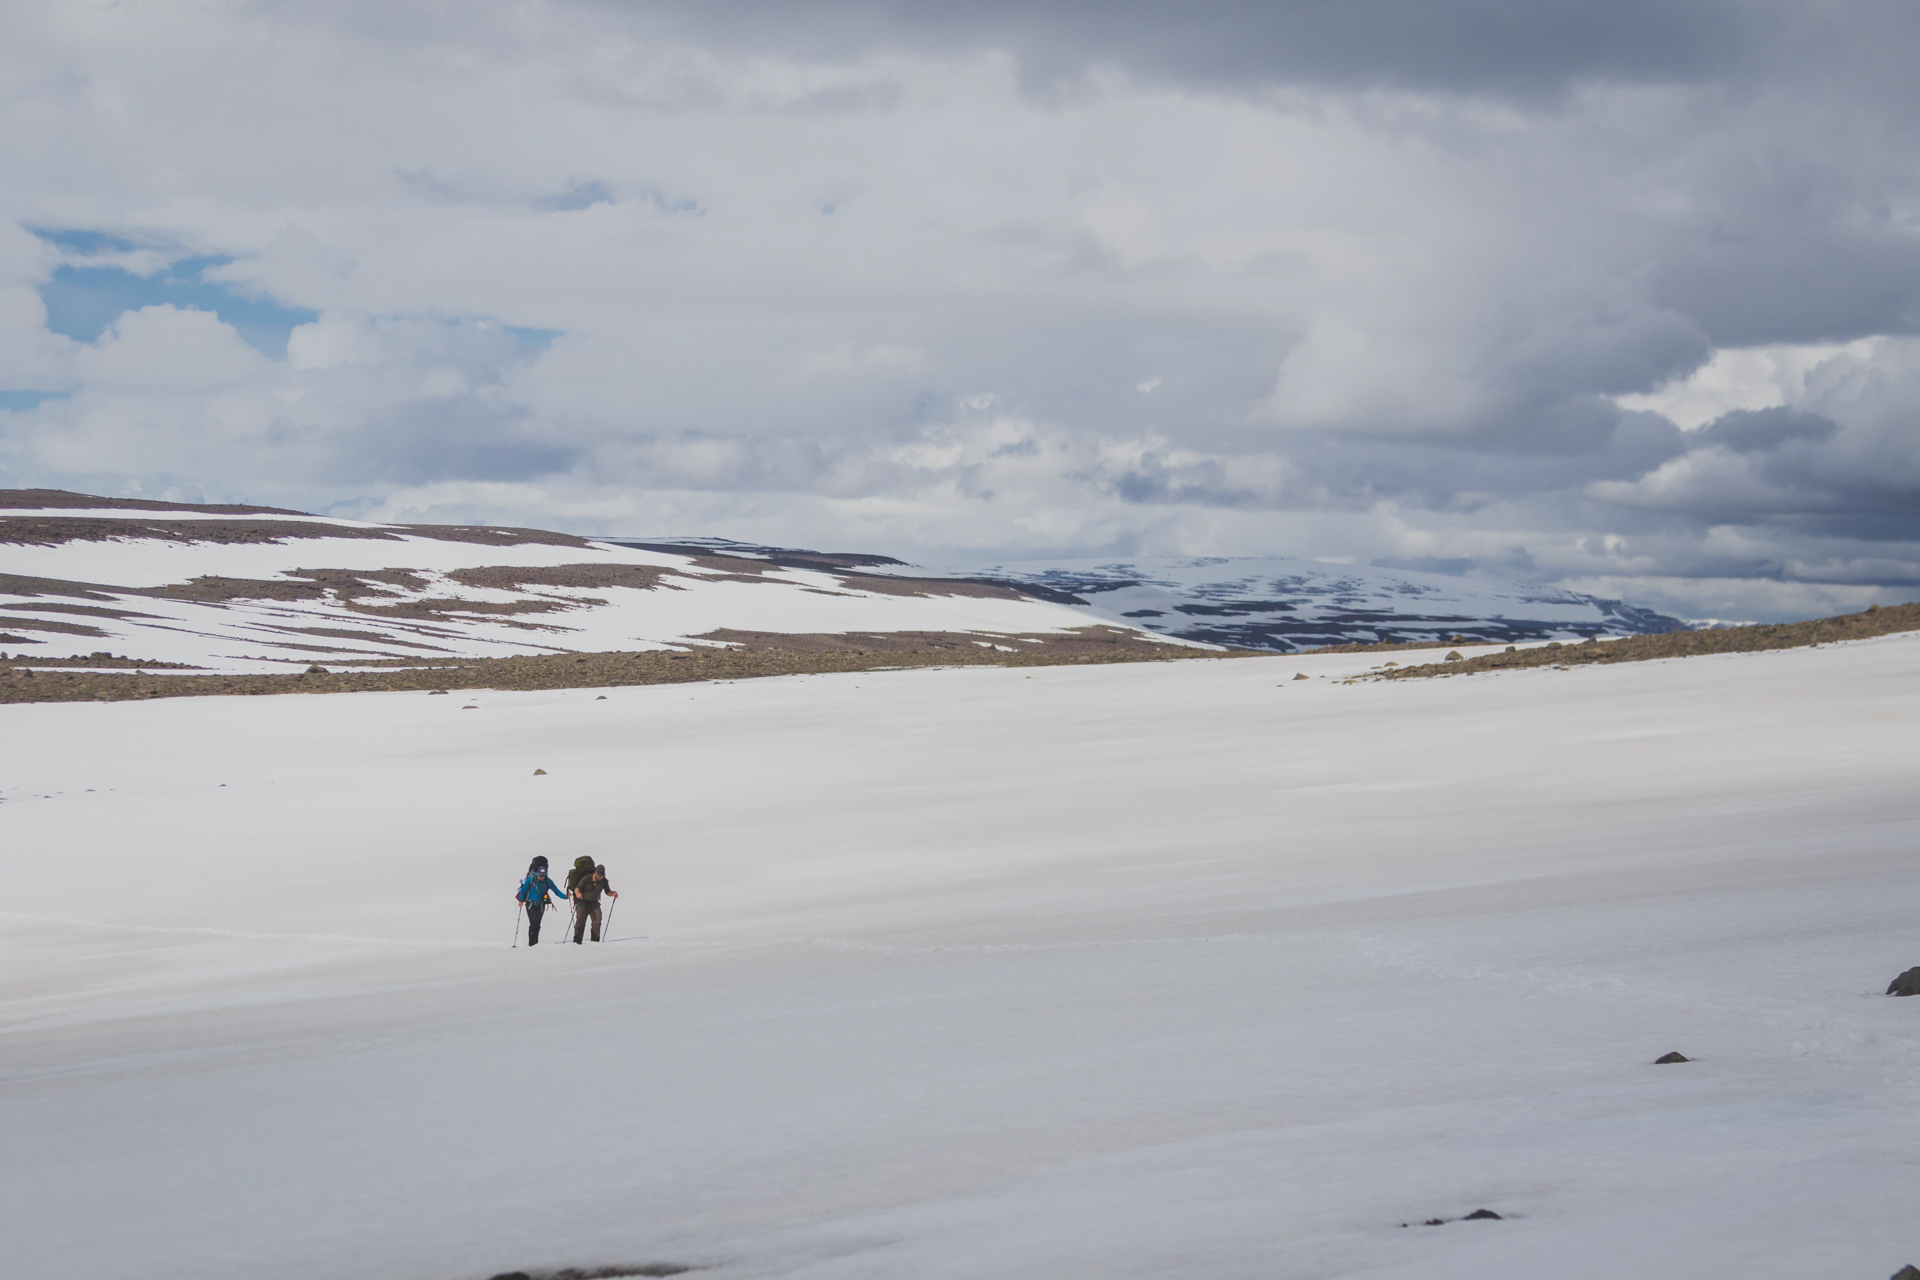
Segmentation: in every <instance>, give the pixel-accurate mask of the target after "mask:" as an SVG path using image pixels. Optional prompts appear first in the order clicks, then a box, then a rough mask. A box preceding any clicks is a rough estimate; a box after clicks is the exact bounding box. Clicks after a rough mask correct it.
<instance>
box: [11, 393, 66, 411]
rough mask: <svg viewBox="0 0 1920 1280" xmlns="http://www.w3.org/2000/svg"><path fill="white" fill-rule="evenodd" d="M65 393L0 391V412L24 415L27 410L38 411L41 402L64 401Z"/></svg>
mask: <svg viewBox="0 0 1920 1280" xmlns="http://www.w3.org/2000/svg"><path fill="white" fill-rule="evenodd" d="M66 398H67V393H66V392H65V391H0V410H5V409H10V410H12V411H13V412H15V413H24V412H26V411H27V410H29V409H38V408H39V407H40V402H41V401H43V400H65V399H66Z"/></svg>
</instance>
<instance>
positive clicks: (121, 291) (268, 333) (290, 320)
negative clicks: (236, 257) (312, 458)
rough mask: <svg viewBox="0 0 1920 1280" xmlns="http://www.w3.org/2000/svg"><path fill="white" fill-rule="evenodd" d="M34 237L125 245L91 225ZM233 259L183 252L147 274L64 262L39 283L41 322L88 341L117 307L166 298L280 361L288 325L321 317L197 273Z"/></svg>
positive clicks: (96, 246) (71, 244) (67, 243)
mask: <svg viewBox="0 0 1920 1280" xmlns="http://www.w3.org/2000/svg"><path fill="white" fill-rule="evenodd" d="M38 234H39V235H40V238H41V239H43V240H46V241H48V242H49V243H52V244H58V245H60V246H61V247H62V248H71V249H73V250H74V251H76V252H82V253H90V252H92V253H97V252H100V251H102V250H103V249H113V248H125V247H128V246H126V245H125V242H123V241H118V240H115V239H114V238H113V237H111V236H103V235H100V234H99V233H97V232H90V231H65V232H45V231H43V232H39V233H38ZM231 261H233V259H231V258H221V257H199V258H183V259H181V260H180V261H179V262H176V263H174V264H173V265H172V266H170V267H168V268H167V269H166V270H164V271H161V272H157V273H155V274H154V275H151V276H141V275H135V274H134V273H133V272H131V271H126V270H123V269H122V268H120V267H89V266H75V265H73V264H63V265H61V266H59V267H56V268H54V272H53V278H52V279H51V280H49V281H47V283H45V284H43V285H41V286H40V297H41V300H42V301H44V302H45V303H46V305H47V328H49V329H51V330H53V331H54V332H55V333H62V334H65V335H66V336H67V337H69V338H73V339H75V340H76V341H79V342H93V341H95V340H96V339H98V338H99V337H100V335H101V334H102V333H105V332H106V330H107V326H109V325H111V324H112V323H113V322H114V321H115V320H117V319H119V318H120V315H121V313H123V312H126V311H137V310H139V309H140V308H141V307H154V306H160V305H162V304H165V303H172V304H173V305H174V306H176V307H180V308H182V309H189V308H190V309H193V310H197V311H211V312H213V313H214V314H215V315H216V316H219V317H220V319H221V320H223V321H225V322H226V323H227V324H230V325H232V326H233V327H234V329H235V330H237V331H238V332H239V334H240V336H241V337H242V338H244V339H245V340H246V342H247V345H249V346H251V347H252V348H253V349H254V350H256V351H258V352H259V353H260V354H261V355H263V356H266V357H268V358H269V359H273V360H283V359H285V358H286V355H287V336H288V335H289V334H291V333H292V332H293V327H294V326H295V325H299V324H308V323H310V322H312V321H313V320H316V319H318V318H319V315H320V313H319V312H318V311H314V310H311V309H310V308H307V307H286V306H282V305H280V304H279V303H277V302H273V301H271V300H268V299H265V298H255V297H247V296H245V295H243V294H240V293H236V292H235V291H234V290H233V289H232V288H231V287H229V286H227V285H224V284H219V283H217V282H214V281H211V280H207V279H205V278H203V275H204V273H205V271H206V270H207V268H209V267H218V266H224V265H225V264H227V263H229V262H231Z"/></svg>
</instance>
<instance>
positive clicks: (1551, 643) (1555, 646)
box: [1547, 640, 1562, 649]
mask: <svg viewBox="0 0 1920 1280" xmlns="http://www.w3.org/2000/svg"><path fill="white" fill-rule="evenodd" d="M1561 647H1562V645H1561V644H1560V642H1559V641H1558V640H1549V641H1547V648H1549V649H1558V648H1561Z"/></svg>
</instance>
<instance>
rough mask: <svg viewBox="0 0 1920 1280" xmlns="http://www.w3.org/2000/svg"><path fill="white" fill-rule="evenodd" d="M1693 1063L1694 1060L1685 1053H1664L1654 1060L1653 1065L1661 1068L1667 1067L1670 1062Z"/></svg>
mask: <svg viewBox="0 0 1920 1280" xmlns="http://www.w3.org/2000/svg"><path fill="white" fill-rule="evenodd" d="M1692 1061H1693V1059H1692V1058H1689V1057H1688V1056H1687V1055H1686V1054H1684V1053H1664V1054H1661V1055H1660V1056H1659V1057H1657V1058H1655V1059H1654V1060H1653V1065H1654V1066H1656V1067H1660V1066H1665V1065H1666V1064H1667V1063H1669V1062H1692Z"/></svg>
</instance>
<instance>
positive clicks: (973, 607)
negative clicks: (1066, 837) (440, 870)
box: [0, 491, 1088, 672]
mask: <svg viewBox="0 0 1920 1280" xmlns="http://www.w3.org/2000/svg"><path fill="white" fill-rule="evenodd" d="M11 492H12V495H13V496H12V499H11V505H10V504H9V502H8V501H7V500H6V499H7V494H6V493H0V650H25V651H27V652H30V653H32V654H34V655H39V656H47V657H68V656H85V655H88V654H91V653H95V652H106V653H124V654H128V655H131V656H134V657H138V658H142V659H146V660H151V661H158V662H177V663H185V664H188V665H191V666H195V667H200V668H204V669H210V670H215V671H230V672H246V671H273V670H286V669H288V668H289V667H291V668H293V669H296V670H297V669H299V668H301V667H304V666H305V665H306V664H309V663H312V662H315V661H320V662H324V663H326V664H327V665H328V666H329V667H330V668H333V669H341V668H342V667H345V668H349V669H350V668H351V667H352V665H353V664H354V662H355V661H356V660H358V661H366V660H381V659H393V658H421V657H436V656H460V657H502V656H508V655H512V654H518V653H564V652H593V651H608V650H638V649H654V648H662V647H665V646H668V645H674V644H685V643H687V642H688V640H689V638H691V637H700V636H705V635H707V634H708V633H710V632H713V631H716V630H721V629H727V630H732V631H744V632H773V633H782V634H793V633H807V632H814V633H821V632H824V633H835V634H843V633H849V632H899V631H930V632H961V633H974V634H985V635H1002V636H1004V635H1013V634H1048V633H1059V632H1063V631H1069V630H1072V629H1074V628H1077V627H1083V626H1085V625H1087V623H1088V619H1087V618H1086V617H1085V616H1083V615H1082V614H1081V613H1080V611H1078V610H1075V609H1072V608H1068V607H1064V606H1062V605H1060V604H1058V603H1054V602H1050V601H1046V600H1041V599H1038V598H1035V597H1033V596H1028V595H1023V594H1022V593H1020V592H1019V591H1017V590H1014V589H1010V588H1007V587H993V586H985V585H980V584H973V583H961V582H945V581H924V580H910V579H904V578H902V577H900V576H897V575H896V576H889V577H877V576H874V575H872V574H867V573H862V572H860V571H859V570H858V568H856V567H848V566H842V565H837V564H833V563H828V562H821V563H819V564H818V565H816V566H813V567H802V566H796V567H789V566H786V565H776V564H773V563H771V562H768V561H766V560H764V559H742V558H728V557H720V556H712V555H707V554H702V553H699V552H677V551H673V550H664V549H656V550H643V549H638V548H634V547H625V546H612V545H609V544H606V543H599V542H591V541H588V540H586V539H583V538H576V537H572V536H570V535H567V534H559V533H548V532H543V531H539V530H526V529H485V528H457V527H449V526H436V525H373V524H364V523H361V522H358V521H352V520H336V519H330V518H325V517H319V516H308V515H302V514H299V513H293V512H275V511H267V510H264V509H260V508H224V509H220V508H214V509H209V508H202V507H189V506H185V505H179V504H172V505H170V504H158V503H155V504H146V505H144V506H128V505H102V506H98V507H91V508H90V507H84V506H75V505H71V504H72V503H74V502H77V501H80V499H79V498H78V497H77V496H76V495H60V494H54V495H45V494H41V495H35V494H33V493H30V492H29V493H23V492H22V491H11ZM87 501H94V502H102V503H104V502H105V501H106V500H101V499H88V500H87ZM30 502H33V503H48V502H61V503H65V504H68V505H62V506H41V505H25V504H27V503H30Z"/></svg>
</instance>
